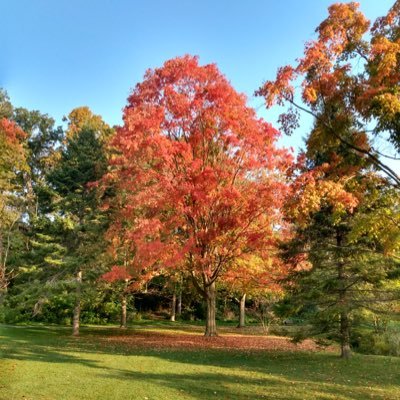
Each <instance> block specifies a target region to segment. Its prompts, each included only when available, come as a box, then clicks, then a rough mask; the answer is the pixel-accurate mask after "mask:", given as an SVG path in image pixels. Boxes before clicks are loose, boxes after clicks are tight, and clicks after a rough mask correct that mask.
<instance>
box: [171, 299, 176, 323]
mask: <svg viewBox="0 0 400 400" xmlns="http://www.w3.org/2000/svg"><path fill="white" fill-rule="evenodd" d="M175 316H176V293H175V292H174V294H173V295H172V304H171V317H170V320H171V321H175Z"/></svg>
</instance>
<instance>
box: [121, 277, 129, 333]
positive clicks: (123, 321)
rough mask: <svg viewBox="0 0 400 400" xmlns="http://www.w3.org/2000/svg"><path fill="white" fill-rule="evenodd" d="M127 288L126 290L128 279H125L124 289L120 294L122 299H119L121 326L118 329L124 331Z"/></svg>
mask: <svg viewBox="0 0 400 400" xmlns="http://www.w3.org/2000/svg"><path fill="white" fill-rule="evenodd" d="M127 288H128V279H125V288H124V291H123V292H122V297H121V325H120V328H123V329H125V328H126V304H127V299H126V297H127V293H126V292H127Z"/></svg>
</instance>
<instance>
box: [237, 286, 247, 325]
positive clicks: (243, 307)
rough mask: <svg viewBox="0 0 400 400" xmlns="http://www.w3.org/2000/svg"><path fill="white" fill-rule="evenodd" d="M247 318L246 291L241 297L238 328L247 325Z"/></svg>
mask: <svg viewBox="0 0 400 400" xmlns="http://www.w3.org/2000/svg"><path fill="white" fill-rule="evenodd" d="M245 319H246V293H244V294H243V296H242V297H241V299H240V306H239V325H238V328H244V327H245Z"/></svg>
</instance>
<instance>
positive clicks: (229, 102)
mask: <svg viewBox="0 0 400 400" xmlns="http://www.w3.org/2000/svg"><path fill="white" fill-rule="evenodd" d="M277 137H278V132H277V131H276V130H275V129H273V128H272V127H271V126H270V125H269V124H267V123H266V122H264V121H263V120H261V119H258V118H257V117H256V115H255V112H254V110H252V109H251V108H249V107H247V106H246V101H245V98H244V96H242V95H240V94H238V93H237V92H236V91H235V90H234V89H233V88H232V86H231V85H230V84H229V82H228V81H227V80H226V79H225V77H224V76H223V75H221V73H220V72H219V71H218V69H217V67H216V66H215V65H205V66H200V65H199V64H198V61H197V58H195V57H191V56H185V57H182V58H176V59H173V60H170V61H167V62H166V63H165V64H164V66H163V67H162V68H159V69H155V70H149V71H147V73H146V75H145V79H144V81H143V82H142V83H140V84H138V85H137V86H136V88H135V89H134V90H133V92H132V94H131V95H130V97H129V99H128V106H127V107H126V108H125V111H124V126H123V127H122V128H120V129H118V131H117V134H116V137H115V139H114V141H113V146H114V147H115V148H116V149H117V151H118V152H119V155H118V156H116V157H115V158H114V159H113V161H112V166H113V171H112V173H110V174H109V176H108V178H109V179H110V180H113V182H114V184H115V186H116V187H117V192H118V196H120V197H123V199H124V202H125V208H124V209H123V210H121V212H120V213H119V215H118V216H117V220H116V223H117V224H120V223H121V221H129V222H130V227H129V229H127V230H126V231H125V232H126V233H125V234H126V235H127V236H126V237H127V239H129V241H130V243H131V247H132V251H133V252H134V253H135V265H136V268H137V269H139V270H145V271H149V270H151V271H157V270H158V269H165V268H171V269H183V270H186V271H187V272H188V273H189V274H190V276H191V277H192V280H193V283H194V285H195V287H196V288H197V290H198V291H199V293H201V295H202V296H203V298H204V300H205V302H206V304H207V318H206V329H205V335H206V336H215V335H216V334H217V330H216V322H215V312H216V310H215V299H216V281H217V280H218V278H219V276H220V275H221V274H222V273H223V272H224V271H225V270H227V269H229V268H230V266H231V265H232V263H233V262H234V260H235V259H236V258H237V257H239V256H240V255H241V254H242V253H243V252H251V251H254V250H255V249H257V250H258V251H261V250H262V249H263V250H265V251H266V250H267V248H268V246H269V245H270V244H271V238H272V237H273V235H274V230H275V229H276V228H277V224H279V221H280V213H279V206H280V204H281V202H282V199H283V195H284V191H285V185H284V183H283V181H282V179H281V178H280V173H281V171H283V170H284V169H285V168H286V167H287V166H288V165H289V164H290V161H291V160H290V157H289V156H288V154H287V152H286V151H283V150H277V149H276V147H275V145H274V143H275V140H276V139H277Z"/></svg>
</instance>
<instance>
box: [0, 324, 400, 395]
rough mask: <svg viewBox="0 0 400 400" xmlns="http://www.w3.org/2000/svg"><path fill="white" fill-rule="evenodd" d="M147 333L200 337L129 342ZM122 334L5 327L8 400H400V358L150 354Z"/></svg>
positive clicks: (0, 329)
mask: <svg viewBox="0 0 400 400" xmlns="http://www.w3.org/2000/svg"><path fill="white" fill-rule="evenodd" d="M171 326H173V327H174V328H171ZM141 330H151V331H153V332H154V331H155V332H159V333H160V338H162V334H165V333H166V331H167V332H168V334H175V333H179V332H186V331H189V332H190V333H191V334H196V333H198V334H200V328H196V327H193V326H190V327H186V326H185V325H183V324H175V325H172V324H169V323H159V324H154V325H152V326H150V327H149V326H147V325H145V324H140V327H139V328H138V329H137V331H135V330H131V329H128V330H127V331H126V332H124V335H129V336H130V335H135V332H138V331H141ZM118 332H119V331H118V330H117V329H112V328H101V327H98V328H94V327H88V328H83V329H82V335H81V337H80V338H78V339H76V338H72V337H71V336H70V329H69V328H62V327H55V326H53V327H44V326H0V356H1V360H0V399H1V400H13V399H25V400H27V399H35V400H36V399H43V400H50V399H51V400H53V399H54V400H64V399H65V400H69V399H71V400H76V399H82V400H83V399H93V400H94V399H96V400H98V399H120V400H123V399H135V400H136V399H143V400H152V399H158V400H168V399H174V400H183V399H187V400H189V399H218V400H219V399H230V400H233V399H235V400H244V399H276V400H284V399H285V400H286V399H288V400H289V399H290V400H309V399H315V400H317V399H318V400H320V399H332V400H333V399H335V400H344V399H349V400H350V399H352V400H355V399H360V400H365V399H386V400H396V399H400V358H393V357H380V356H364V355H354V357H353V358H352V359H351V360H350V361H348V362H346V361H343V360H340V359H339V358H338V357H337V355H336V354H334V353H331V352H304V351H303V352H300V351H299V352H293V351H292V352H289V351H287V352H280V351H278V352H277V351H245V350H229V349H224V350H220V349H204V348H201V349H183V348H182V349H181V348H179V347H178V348H172V349H171V348H157V349H155V348H154V349H151V348H150V349H149V348H143V347H132V346H129V345H127V344H126V343H123V342H119V341H118V340H112V341H110V342H107V341H105V340H102V338H104V336H107V335H112V336H113V338H114V339H115V336H116V335H119V333H118ZM223 332H224V333H225V334H228V333H230V334H232V333H235V331H233V330H232V328H229V327H225V328H223ZM160 340H162V339H160Z"/></svg>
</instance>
